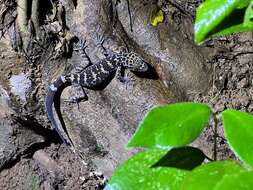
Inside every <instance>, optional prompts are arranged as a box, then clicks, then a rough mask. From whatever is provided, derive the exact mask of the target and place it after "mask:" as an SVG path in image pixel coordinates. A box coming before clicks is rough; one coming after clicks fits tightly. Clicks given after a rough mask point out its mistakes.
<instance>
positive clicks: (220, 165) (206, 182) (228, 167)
mask: <svg viewBox="0 0 253 190" xmlns="http://www.w3.org/2000/svg"><path fill="white" fill-rule="evenodd" d="M244 171H245V169H244V168H242V167H241V166H240V165H239V164H237V163H236V162H234V161H217V162H210V163H208V164H204V165H201V166H199V167H197V168H195V169H194V170H193V171H192V172H191V173H188V174H187V176H186V178H185V180H184V184H183V186H182V190H203V189H205V190H211V189H213V188H214V187H215V186H216V185H217V183H218V182H219V181H220V180H222V178H223V177H224V176H226V175H233V174H238V173H241V172H244Z"/></svg>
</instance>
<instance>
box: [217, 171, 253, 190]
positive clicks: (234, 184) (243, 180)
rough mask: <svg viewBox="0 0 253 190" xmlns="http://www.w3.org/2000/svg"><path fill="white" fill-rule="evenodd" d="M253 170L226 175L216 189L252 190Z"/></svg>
mask: <svg viewBox="0 0 253 190" xmlns="http://www.w3.org/2000/svg"><path fill="white" fill-rule="evenodd" d="M252 188H253V172H252V171H251V172H242V173H239V174H233V175H227V176H224V178H223V179H222V180H220V182H219V183H218V184H217V186H216V187H215V188H214V190H231V189H233V190H252Z"/></svg>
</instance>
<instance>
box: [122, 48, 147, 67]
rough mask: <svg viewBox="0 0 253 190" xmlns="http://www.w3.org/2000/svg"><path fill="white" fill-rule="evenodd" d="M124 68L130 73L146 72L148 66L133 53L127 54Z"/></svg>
mask: <svg viewBox="0 0 253 190" xmlns="http://www.w3.org/2000/svg"><path fill="white" fill-rule="evenodd" d="M124 66H125V67H126V68H128V69H130V70H131V71H137V72H145V71H147V70H148V64H147V63H146V62H145V61H144V60H143V59H142V57H141V56H140V55H138V54H137V53H135V52H129V53H127V55H126V62H125V64H124Z"/></svg>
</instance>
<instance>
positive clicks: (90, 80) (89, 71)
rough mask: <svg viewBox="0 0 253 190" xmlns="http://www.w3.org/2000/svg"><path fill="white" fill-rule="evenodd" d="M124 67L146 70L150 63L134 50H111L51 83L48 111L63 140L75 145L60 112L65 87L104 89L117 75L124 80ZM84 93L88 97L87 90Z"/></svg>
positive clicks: (46, 100)
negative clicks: (74, 72) (57, 120)
mask: <svg viewBox="0 0 253 190" xmlns="http://www.w3.org/2000/svg"><path fill="white" fill-rule="evenodd" d="M89 60H90V59H89ZM124 69H129V70H131V71H137V72H145V71H147V70H148V65H147V63H146V62H145V61H144V60H143V59H142V58H141V57H140V56H139V55H138V54H136V53H134V52H121V53H114V52H110V53H109V54H107V55H106V58H104V59H102V60H101V61H99V62H98V63H95V64H91V66H89V67H87V68H85V69H84V70H83V71H82V72H81V73H76V74H69V75H64V76H63V75H62V76H60V77H59V78H58V79H57V80H56V81H55V82H53V83H52V84H51V85H50V87H49V89H48V92H47V95H46V99H45V107H46V112H47V115H48V118H49V120H50V121H51V124H52V126H53V128H54V130H55V131H56V132H57V133H58V135H59V136H60V138H61V139H62V141H63V142H65V143H66V144H68V145H71V146H73V142H72V141H71V139H70V137H69V134H68V132H67V130H66V127H65V124H64V121H63V118H62V116H61V113H60V95H61V92H62V91H63V89H64V88H66V87H67V86H70V85H72V84H78V85H80V86H81V87H82V88H86V89H92V90H103V89H104V88H105V87H106V86H107V85H108V84H109V82H110V81H111V80H112V78H113V77H114V76H115V75H116V76H117V78H118V79H119V80H120V81H122V80H123V79H124V77H123V76H122V71H124ZM84 95H85V97H87V95H86V93H85V91H84ZM86 100H87V99H86ZM53 104H54V107H55V109H56V112H57V115H58V118H59V120H60V121H61V129H60V126H58V125H57V122H56V120H55V117H54V113H53ZM61 130H63V131H64V132H65V134H66V135H65V136H67V139H66V138H64V136H63V135H62V132H61Z"/></svg>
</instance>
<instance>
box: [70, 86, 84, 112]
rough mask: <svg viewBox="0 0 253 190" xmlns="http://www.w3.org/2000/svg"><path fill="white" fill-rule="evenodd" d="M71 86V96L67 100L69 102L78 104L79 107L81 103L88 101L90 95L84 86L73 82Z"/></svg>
mask: <svg viewBox="0 0 253 190" xmlns="http://www.w3.org/2000/svg"><path fill="white" fill-rule="evenodd" d="M70 88H72V89H71V91H70V98H69V99H68V100H66V101H65V102H68V103H69V104H77V106H78V109H79V103H80V102H85V101H87V100H88V95H87V93H86V92H85V90H84V88H83V87H82V86H81V85H79V84H73V85H72V86H71V87H70Z"/></svg>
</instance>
